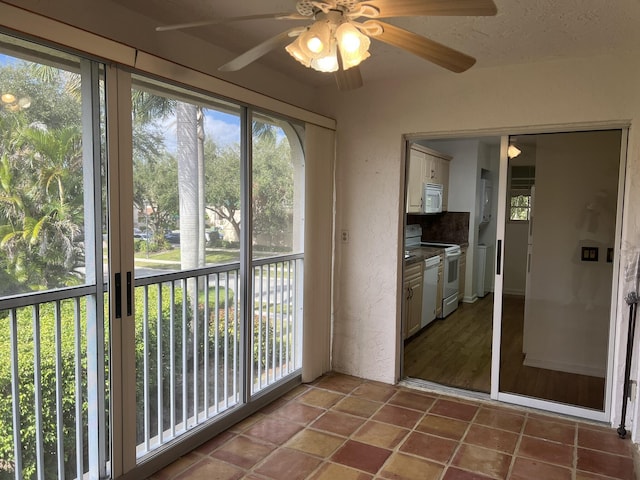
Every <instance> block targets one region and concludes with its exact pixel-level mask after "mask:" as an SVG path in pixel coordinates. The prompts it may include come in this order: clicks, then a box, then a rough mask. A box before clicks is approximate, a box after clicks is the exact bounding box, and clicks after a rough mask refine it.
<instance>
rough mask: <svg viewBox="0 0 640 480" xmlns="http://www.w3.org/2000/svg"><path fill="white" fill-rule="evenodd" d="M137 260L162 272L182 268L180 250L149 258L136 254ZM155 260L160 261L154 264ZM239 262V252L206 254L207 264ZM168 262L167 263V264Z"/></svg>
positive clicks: (144, 254) (221, 251) (215, 251)
mask: <svg viewBox="0 0 640 480" xmlns="http://www.w3.org/2000/svg"><path fill="white" fill-rule="evenodd" d="M136 259H140V260H144V266H145V267H148V268H157V269H161V270H175V269H176V267H177V268H180V249H179V248H173V249H171V250H165V251H163V252H156V253H150V254H149V257H147V254H146V253H145V252H136ZM154 260H159V262H158V263H154V262H153V261H154ZM234 261H238V252H237V251H233V250H229V251H227V250H213V251H211V250H209V251H207V254H206V262H207V264H217V263H230V262H234ZM165 262H166V263H165Z"/></svg>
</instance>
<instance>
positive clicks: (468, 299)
mask: <svg viewBox="0 0 640 480" xmlns="http://www.w3.org/2000/svg"><path fill="white" fill-rule="evenodd" d="M477 301H478V296H477V295H471V296H469V297H467V296H464V297H462V302H463V303H476V302H477Z"/></svg>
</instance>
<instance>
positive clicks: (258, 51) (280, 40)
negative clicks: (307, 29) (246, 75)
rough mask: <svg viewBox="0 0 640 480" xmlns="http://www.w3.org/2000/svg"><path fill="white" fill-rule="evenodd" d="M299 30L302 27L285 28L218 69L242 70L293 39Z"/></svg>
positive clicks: (225, 70) (224, 70)
mask: <svg viewBox="0 0 640 480" xmlns="http://www.w3.org/2000/svg"><path fill="white" fill-rule="evenodd" d="M299 31H300V28H291V29H289V30H285V31H284V32H282V33H279V34H278V35H276V36H275V37H271V38H270V39H268V40H265V41H264V42H262V43H259V44H258V45H256V46H255V47H253V48H252V49H251V50H247V51H246V52H244V53H243V54H242V55H240V56H238V57H236V58H234V59H233V60H231V61H230V62H228V63H225V64H224V65H222V66H221V67H220V68H218V70H220V71H221V72H235V71H237V70H240V69H241V68H244V67H246V66H247V65H249V64H250V63H251V62H255V61H256V60H257V59H259V58H260V57H262V56H263V55H266V54H267V53H269V52H270V51H271V50H274V49H276V48H278V47H280V46H282V45H284V44H285V43H287V41H290V40H291V36H292V35H294V36H295V33H296V32H299Z"/></svg>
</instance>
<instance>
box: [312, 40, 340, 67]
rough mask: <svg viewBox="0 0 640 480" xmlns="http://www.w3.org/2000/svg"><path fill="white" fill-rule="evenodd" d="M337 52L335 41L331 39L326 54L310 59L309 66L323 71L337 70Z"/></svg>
mask: <svg viewBox="0 0 640 480" xmlns="http://www.w3.org/2000/svg"><path fill="white" fill-rule="evenodd" d="M337 53H338V52H337V48H336V42H335V41H332V42H331V43H330V45H329V51H328V53H327V54H326V55H324V56H322V57H318V58H314V59H312V60H311V68H313V69H314V70H317V71H318V72H324V73H329V72H335V71H337V70H338V68H339V65H338V55H337Z"/></svg>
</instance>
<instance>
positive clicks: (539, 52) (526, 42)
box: [114, 0, 640, 86]
mask: <svg viewBox="0 0 640 480" xmlns="http://www.w3.org/2000/svg"><path fill="white" fill-rule="evenodd" d="M114 1H115V2H116V3H119V4H120V5H122V6H123V7H126V8H129V9H132V10H135V11H137V12H139V13H143V14H144V15H146V16H148V17H150V18H153V19H154V20H155V21H157V24H158V25H161V24H174V23H181V22H189V21H194V20H203V19H207V18H219V17H231V16H243V15H253V14H260V13H280V12H292V13H293V12H295V0H242V1H238V0H114ZM494 1H495V3H496V5H497V7H498V15H497V16H495V17H410V18H394V19H390V20H389V23H393V24H395V25H398V26H400V27H403V28H406V29H408V30H411V31H413V32H416V33H419V34H421V35H424V36H426V37H428V38H430V39H432V40H435V41H438V42H440V43H443V44H445V45H447V46H449V47H452V48H455V49H457V50H460V51H462V52H464V53H466V54H469V55H471V56H473V57H475V58H476V59H477V64H476V65H475V66H474V67H472V68H482V67H488V66H492V67H494V66H500V65H507V64H513V63H526V62H534V61H541V60H549V59H556V58H563V57H576V56H579V57H584V56H590V55H596V54H607V53H611V52H616V51H620V50H622V51H635V52H640V0H494ZM302 24H303V23H302ZM297 25H301V22H291V21H284V20H251V21H243V22H234V23H232V24H226V25H216V26H209V27H200V28H193V29H189V30H184V32H185V33H189V34H191V35H194V36H197V37H199V38H202V39H205V40H206V41H209V42H211V43H213V44H215V45H218V46H221V47H223V48H225V49H227V50H229V51H231V52H235V53H237V54H240V53H242V52H243V51H245V50H248V49H249V48H251V47H253V46H254V45H256V44H258V43H260V42H262V41H264V40H266V39H268V38H270V37H272V36H274V35H276V34H278V33H279V32H281V31H283V30H285V29H287V28H291V27H292V26H297ZM149 35H172V33H171V32H155V31H150V32H149ZM371 54H372V55H371V58H369V59H368V60H366V61H365V62H363V64H362V65H361V70H362V74H363V77H364V79H365V82H366V81H372V80H378V79H384V78H388V77H391V76H393V77H398V76H403V75H406V76H414V75H428V74H432V73H435V72H443V70H442V69H441V68H440V67H437V66H434V65H431V64H430V63H429V62H426V61H425V60H422V59H420V58H418V57H416V56H414V55H412V54H410V53H406V52H404V51H401V50H399V49H397V48H394V47H391V46H388V45H386V44H382V43H380V42H376V41H374V42H372V47H371ZM233 56H234V55H233V54H231V55H230V56H229V60H230V59H231V58H233ZM259 61H260V62H261V63H262V64H264V65H266V66H269V67H271V68H275V69H277V70H279V71H281V72H285V73H286V74H287V75H288V76H291V77H294V78H297V79H299V80H301V81H303V82H306V83H308V84H312V85H316V86H323V85H327V84H329V83H333V78H332V76H331V75H327V74H321V73H318V72H314V71H312V70H309V69H307V68H305V67H303V66H301V65H299V64H298V63H297V62H295V61H294V60H293V59H292V58H291V57H289V55H288V54H287V53H286V52H284V50H283V49H279V50H278V51H274V52H272V53H269V54H267V55H265V56H264V57H263V58H262V59H260V60H259ZM451 75H464V73H462V74H453V73H452V74H451Z"/></svg>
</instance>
